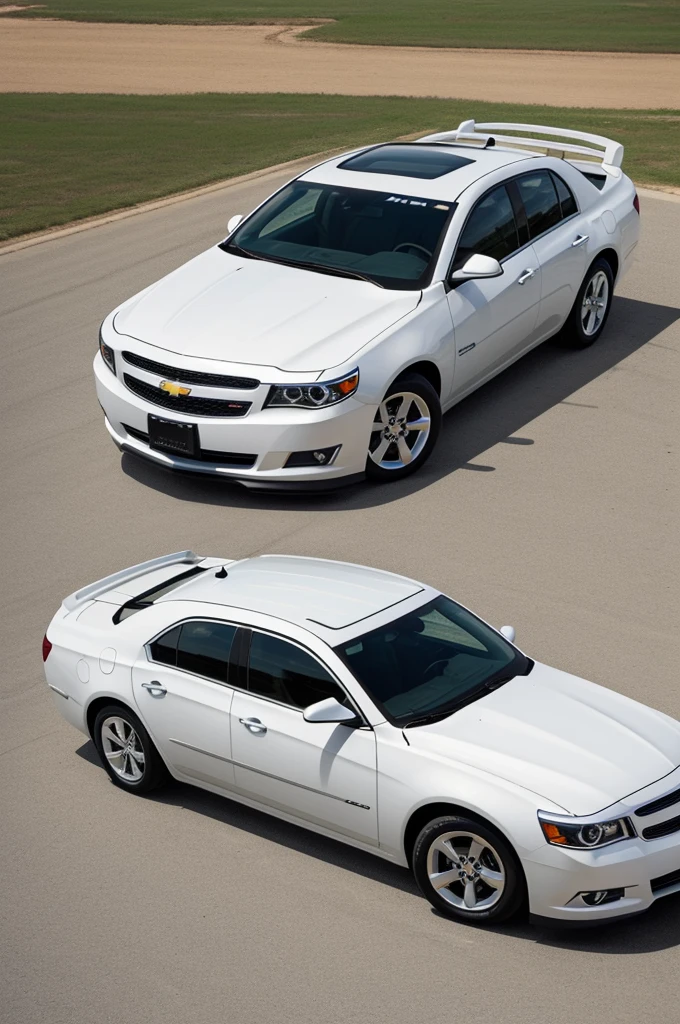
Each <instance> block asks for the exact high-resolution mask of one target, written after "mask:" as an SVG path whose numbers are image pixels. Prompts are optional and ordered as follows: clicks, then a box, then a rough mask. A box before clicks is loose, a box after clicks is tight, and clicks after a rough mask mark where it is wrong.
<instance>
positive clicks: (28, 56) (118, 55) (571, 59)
mask: <svg viewBox="0 0 680 1024" xmlns="http://www.w3.org/2000/svg"><path fill="white" fill-rule="evenodd" d="M302 31H304V29H302V28H300V27H297V28H296V27H291V26H286V27H282V26H280V25H279V26H271V25H270V26H266V25H265V26H263V25H256V26H253V25H250V26H245V25H243V26H219V27H218V26H192V25H187V26H185V25H126V24H87V23H84V22H66V21H43V20H35V21H33V20H23V19H20V18H12V17H9V18H8V17H6V16H3V17H2V18H0V91H1V92H76V93H98V92H108V93H146V94H153V93H185V92H302V93H311V92H322V93H323V92H326V93H344V94H346V95H356V96H366V95H402V96H441V97H451V98H463V99H476V100H489V101H492V102H493V101H495V102H499V101H507V102H516V103H546V104H550V105H555V106H575V107H617V108H638V109H644V108H655V107H677V106H678V105H680V55H679V54H668V55H666V54H638V53H621V54H617V53H566V52H564V53H560V52H554V51H550V52H548V51H540V50H524V51H518V50H446V49H443V50H439V49H437V50H435V49H427V48H424V47H387V46H349V45H343V44H335V43H316V42H310V41H306V40H302V39H300V38H299V34H300V32H302Z"/></svg>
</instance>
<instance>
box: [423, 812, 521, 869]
mask: <svg viewBox="0 0 680 1024" xmlns="http://www.w3.org/2000/svg"><path fill="white" fill-rule="evenodd" d="M450 814H455V815H460V816H461V817H464V818H469V819H470V821H477V822H479V824H480V825H486V827H487V828H489V829H491V831H492V832H496V833H497V834H498V835H499V836H500V837H501V838H502V839H503V840H504V841H505V842H506V843H507V844H508V846H509V847H510V849H511V850H512V852H513V854H514V855H515V859H516V860H517V863H518V865H519V867H520V869H521V871H522V875H524V868H523V867H522V861H521V859H520V857H519V854H518V853H517V850H516V849H515V844H514V842H513V841H512V839H511V838H510V837H509V836H508V835H507V833H506V832H504V831H503V830H502V829H501V828H499V827H498V825H496V824H495V823H494V822H493V821H490V820H489V818H486V817H485V816H484V815H483V814H480V813H479V811H473V810H471V809H470V808H469V807H465V806H464V805H463V804H457V803H454V802H453V801H452V802H448V801H446V802H444V801H438V802H436V803H431V804H423V805H421V806H420V807H417V808H416V809H415V810H414V811H413V813H412V814H411V816H410V818H409V819H408V821H407V823H406V828H405V829H404V839H403V847H404V854H405V856H406V859H407V861H408V864H409V867H412V866H413V848H414V846H415V842H416V839H417V838H418V836H419V835H420V832H421V830H422V829H423V828H424V827H425V825H427V823H428V822H429V821H433V820H434V819H435V818H443V817H445V816H446V815H450Z"/></svg>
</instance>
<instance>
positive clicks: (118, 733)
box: [101, 716, 145, 782]
mask: <svg viewBox="0 0 680 1024" xmlns="http://www.w3.org/2000/svg"><path fill="white" fill-rule="evenodd" d="M101 743H102V749H103V751H104V756H105V757H106V760H107V761H108V762H109V765H110V766H111V769H112V770H113V771H114V772H115V773H116V775H117V776H118V777H119V778H120V779H123V781H124V782H139V780H140V779H141V778H142V777H143V775H144V765H145V758H144V748H143V747H142V743H141V740H140V738H139V736H138V735H137V733H136V731H135V729H134V728H133V727H132V725H130V723H129V722H126V721H125V719H124V718H118V717H117V716H115V717H114V716H110V717H109V718H105V719H104V721H103V722H102V726H101Z"/></svg>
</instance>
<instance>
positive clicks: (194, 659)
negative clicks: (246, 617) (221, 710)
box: [177, 621, 236, 683]
mask: <svg viewBox="0 0 680 1024" xmlns="http://www.w3.org/2000/svg"><path fill="white" fill-rule="evenodd" d="M235 633H236V627H235V626H229V625H227V623H226V622H209V621H208V622H185V623H183V624H182V630H181V633H180V636H179V644H178V645H177V668H183V669H186V671H187V672H196V673H197V674H198V675H200V676H208V678H210V679H216V680H217V681H218V682H220V683H226V682H227V681H228V669H229V651H230V650H231V644H232V640H233V639H234V634H235Z"/></svg>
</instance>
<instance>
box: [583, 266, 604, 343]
mask: <svg viewBox="0 0 680 1024" xmlns="http://www.w3.org/2000/svg"><path fill="white" fill-rule="evenodd" d="M608 300H609V281H608V280H607V275H606V274H605V272H604V271H603V270H598V271H597V273H596V274H593V276H592V277H591V279H590V281H589V282H588V287H587V288H586V290H585V292H584V294H583V302H582V304H581V326H582V328H583V333H584V334H585V336H586V337H587V338H592V336H593V335H594V334H597V332H598V330H599V329H600V325H601V323H602V321H603V319H604V316H605V313H606V312H607V302H608Z"/></svg>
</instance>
